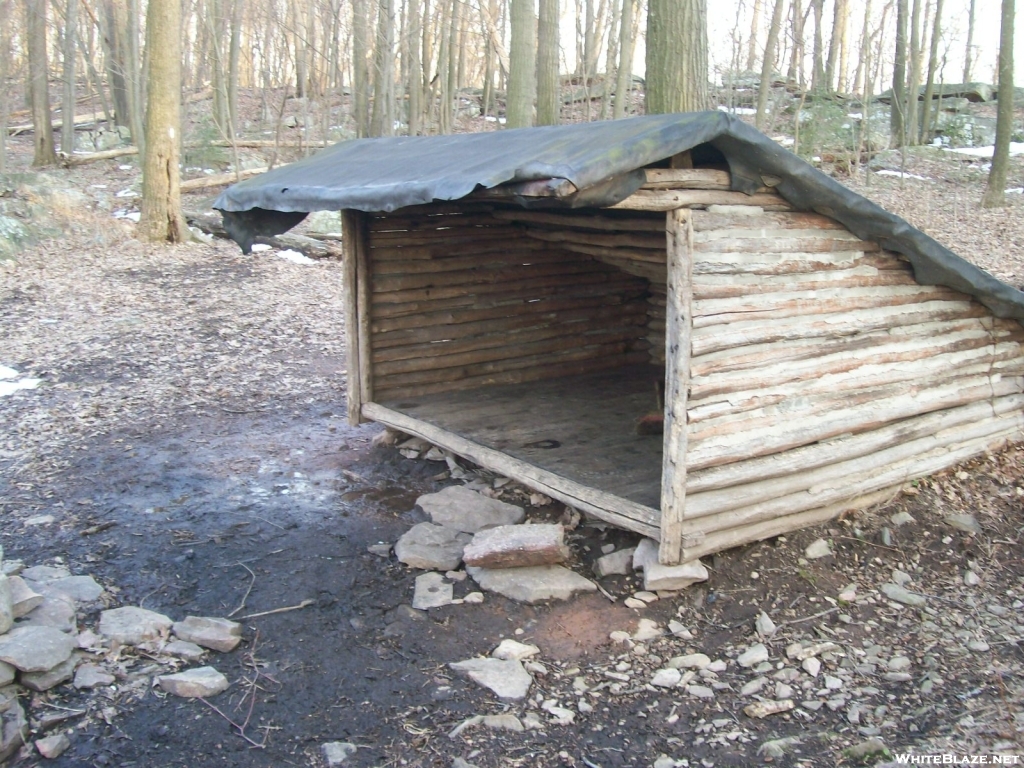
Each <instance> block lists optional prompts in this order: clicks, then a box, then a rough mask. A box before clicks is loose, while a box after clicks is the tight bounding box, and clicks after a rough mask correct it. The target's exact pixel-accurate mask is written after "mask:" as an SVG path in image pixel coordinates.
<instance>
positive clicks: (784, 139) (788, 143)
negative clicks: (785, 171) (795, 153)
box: [772, 136, 794, 147]
mask: <svg viewBox="0 0 1024 768" xmlns="http://www.w3.org/2000/svg"><path fill="white" fill-rule="evenodd" d="M772 141H774V142H775V143H776V144H781V145H782V146H784V147H792V146H793V144H794V142H793V138H792V137H791V136H772Z"/></svg>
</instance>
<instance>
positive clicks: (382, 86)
mask: <svg viewBox="0 0 1024 768" xmlns="http://www.w3.org/2000/svg"><path fill="white" fill-rule="evenodd" d="M394 63H395V0H379V7H378V8H377V45H376V50H375V52H374V61H373V114H372V116H371V117H370V135H371V136H390V135H392V134H393V133H394V111H393V105H394V88H395V76H394Z"/></svg>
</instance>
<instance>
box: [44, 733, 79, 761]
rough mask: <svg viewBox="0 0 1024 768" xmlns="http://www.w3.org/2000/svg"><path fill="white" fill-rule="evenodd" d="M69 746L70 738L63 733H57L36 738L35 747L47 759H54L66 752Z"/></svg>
mask: <svg viewBox="0 0 1024 768" xmlns="http://www.w3.org/2000/svg"><path fill="white" fill-rule="evenodd" d="M70 746H71V739H69V738H68V737H67V736H66V735H65V734H63V733H57V734H54V735H53V736H47V737H45V738H42V739H36V749H37V750H39V754H40V755H42V756H43V757H45V758H46V759H47V760H56V759H57V758H58V757H60V756H61V755H63V754H64V753H65V752H67V750H68V748H69V747H70Z"/></svg>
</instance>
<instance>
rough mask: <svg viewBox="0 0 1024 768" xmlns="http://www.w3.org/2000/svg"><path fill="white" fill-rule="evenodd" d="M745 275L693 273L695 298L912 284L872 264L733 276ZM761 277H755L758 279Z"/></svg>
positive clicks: (907, 277) (907, 278)
mask: <svg viewBox="0 0 1024 768" xmlns="http://www.w3.org/2000/svg"><path fill="white" fill-rule="evenodd" d="M732 277H739V278H748V279H749V282H748V280H747V279H744V280H739V281H737V282H732V281H730V280H729V279H728V278H726V279H717V280H708V279H705V276H696V277H695V278H694V281H693V298H694V299H729V298H740V297H743V296H762V295H766V294H771V293H776V294H777V293H783V292H790V291H824V290H829V289H835V288H868V287H875V286H895V285H903V286H915V285H917V283H916V282H914V278H913V277H911V276H910V275H908V274H906V273H904V272H897V271H895V270H886V271H879V270H877V269H875V268H874V267H857V268H854V269H845V270H836V271H833V272H801V273H796V274H788V275H784V276H782V277H778V276H771V275H733V276H732ZM759 277H760V278H761V279H760V280H758V278H759Z"/></svg>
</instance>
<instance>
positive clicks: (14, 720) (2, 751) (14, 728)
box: [0, 696, 28, 763]
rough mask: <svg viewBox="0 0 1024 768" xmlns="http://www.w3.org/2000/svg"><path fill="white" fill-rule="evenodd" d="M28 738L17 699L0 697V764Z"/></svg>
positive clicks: (26, 722) (22, 712)
mask: <svg viewBox="0 0 1024 768" xmlns="http://www.w3.org/2000/svg"><path fill="white" fill-rule="evenodd" d="M27 738H28V720H26V719H25V710H24V709H22V706H21V702H19V701H18V699H17V697H10V698H6V697H3V696H0V763H2V762H3V761H4V760H6V759H7V758H8V757H10V756H11V755H13V754H14V753H15V752H17V751H18V749H19V748H20V747H21V745H22V744H24V743H25V739H27Z"/></svg>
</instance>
